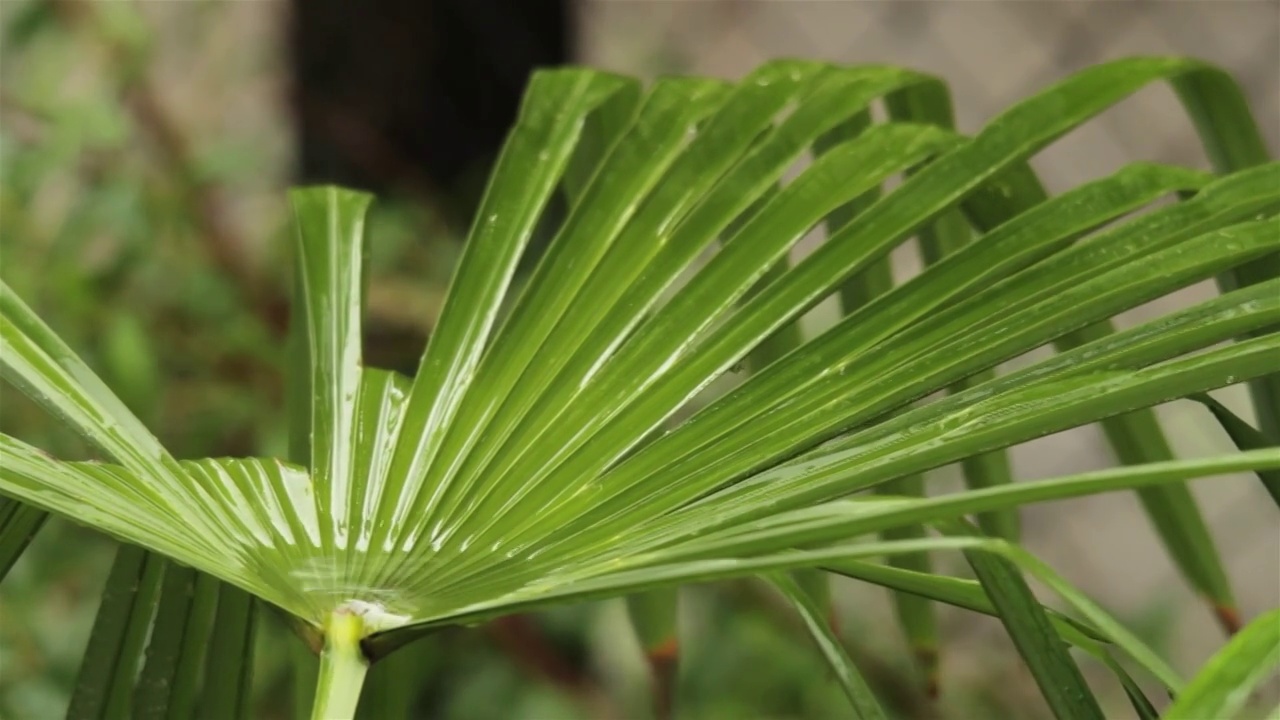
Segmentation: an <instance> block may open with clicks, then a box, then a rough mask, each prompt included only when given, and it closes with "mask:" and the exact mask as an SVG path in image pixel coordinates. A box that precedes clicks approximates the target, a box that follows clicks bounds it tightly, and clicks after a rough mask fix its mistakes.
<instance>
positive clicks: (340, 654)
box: [311, 608, 369, 720]
mask: <svg viewBox="0 0 1280 720" xmlns="http://www.w3.org/2000/svg"><path fill="white" fill-rule="evenodd" d="M364 630H365V627H364V618H363V617H362V616H361V615H359V614H356V613H354V612H352V611H351V610H349V609H347V608H339V609H337V610H335V611H333V614H332V615H331V616H330V618H329V627H328V630H327V631H326V632H325V641H324V651H323V652H321V653H320V677H319V679H318V680H317V681H316V700H315V705H314V706H312V711H311V720H351V719H352V718H354V717H355V716H356V705H357V703H359V702H360V688H361V687H362V686H363V685H364V677H365V673H367V672H368V671H369V661H368V660H367V659H366V658H365V656H364V652H363V651H362V650H361V649H360V639H361V638H362V637H364Z"/></svg>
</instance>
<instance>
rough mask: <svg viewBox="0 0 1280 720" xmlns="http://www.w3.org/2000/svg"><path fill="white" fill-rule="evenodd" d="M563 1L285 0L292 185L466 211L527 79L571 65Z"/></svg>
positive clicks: (455, 214) (452, 215)
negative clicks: (293, 129) (333, 186)
mask: <svg viewBox="0 0 1280 720" xmlns="http://www.w3.org/2000/svg"><path fill="white" fill-rule="evenodd" d="M569 9H570V8H569V3H568V2H567V0H367V1H366V2H360V3H351V2H346V1H345V0H292V19H291V27H290V44H291V59H292V64H293V68H294V87H293V104H294V109H295V112H296V118H297V127H298V138H299V143H300V148H299V158H300V165H299V168H298V175H299V180H300V181H302V182H306V183H320V182H334V183H340V184H343V185H347V186H352V187H358V188H362V189H366V190H370V191H373V192H376V193H379V194H387V193H392V192H394V193H398V194H405V195H407V196H409V197H411V198H413V199H418V200H422V199H428V198H429V199H431V200H432V202H433V204H435V205H439V206H441V207H442V209H443V210H444V211H445V212H446V215H448V216H449V220H450V221H454V222H456V221H458V220H459V219H461V218H465V216H466V215H468V214H469V211H470V209H471V206H472V205H473V204H474V202H475V199H476V197H477V194H478V192H479V190H480V189H481V183H482V182H483V178H484V177H485V175H486V173H487V170H488V168H489V165H490V163H491V162H492V159H493V157H494V155H495V153H496V152H497V150H498V148H499V146H500V144H501V142H502V139H503V137H504V135H505V133H506V130H507V128H508V127H509V126H510V124H511V122H512V120H513V119H514V118H515V115H516V111H517V108H518V106H519V101H520V95H521V92H522V91H523V89H524V86H525V84H526V81H527V79H528V76H529V73H530V72H531V71H532V70H533V69H534V68H536V67H540V66H547V65H559V64H563V63H565V62H568V61H569V59H570V53H571V49H570V43H571V40H570V28H569V21H570V17H569V16H570V12H569Z"/></svg>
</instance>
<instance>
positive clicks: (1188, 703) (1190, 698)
mask: <svg viewBox="0 0 1280 720" xmlns="http://www.w3.org/2000/svg"><path fill="white" fill-rule="evenodd" d="M1277 668H1280V609H1275V610H1271V611H1268V612H1265V613H1263V614H1262V615H1259V616H1258V617H1257V619H1255V620H1254V621H1253V622H1251V623H1249V624H1248V626H1246V627H1245V628H1244V629H1243V630H1241V631H1240V632H1238V633H1236V635H1235V637H1233V638H1231V640H1230V642H1228V643H1227V645H1226V647H1224V648H1222V649H1221V650H1219V651H1218V652H1217V653H1216V654H1215V655H1214V656H1213V657H1212V658H1210V659H1209V662H1208V663H1206V664H1205V665H1204V667H1203V668H1202V669H1201V670H1200V672H1199V673H1198V674H1197V675H1196V677H1195V678H1194V679H1193V680H1192V681H1191V682H1190V683H1188V684H1187V687H1186V689H1185V690H1184V691H1183V692H1181V693H1180V694H1178V696H1177V697H1176V698H1175V700H1174V702H1173V705H1171V706H1170V707H1169V709H1168V710H1166V711H1165V714H1164V717H1165V718H1166V719H1167V720H1200V718H1228V717H1233V716H1234V715H1235V713H1237V712H1239V710H1240V709H1241V708H1242V707H1244V704H1245V703H1246V702H1247V701H1248V699H1249V694H1250V693H1251V692H1253V690H1254V688H1256V687H1257V686H1258V685H1259V684H1261V683H1262V681H1263V680H1265V679H1266V678H1267V677H1268V676H1269V675H1271V674H1273V673H1274V672H1275V671H1276V669H1277Z"/></svg>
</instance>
